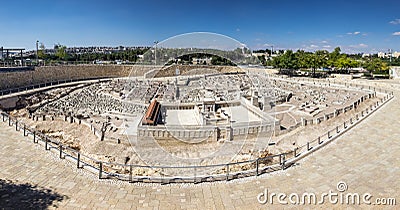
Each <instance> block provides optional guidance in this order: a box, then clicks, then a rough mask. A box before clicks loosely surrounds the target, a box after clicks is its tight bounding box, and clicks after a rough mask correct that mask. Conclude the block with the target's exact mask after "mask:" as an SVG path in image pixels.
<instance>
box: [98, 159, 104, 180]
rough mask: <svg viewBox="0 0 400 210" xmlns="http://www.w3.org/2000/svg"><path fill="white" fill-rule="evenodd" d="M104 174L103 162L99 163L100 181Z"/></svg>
mask: <svg viewBox="0 0 400 210" xmlns="http://www.w3.org/2000/svg"><path fill="white" fill-rule="evenodd" d="M102 173H103V162H99V179H101V174H102Z"/></svg>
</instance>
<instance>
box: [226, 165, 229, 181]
mask: <svg viewBox="0 0 400 210" xmlns="http://www.w3.org/2000/svg"><path fill="white" fill-rule="evenodd" d="M226 181H229V163H228V164H226Z"/></svg>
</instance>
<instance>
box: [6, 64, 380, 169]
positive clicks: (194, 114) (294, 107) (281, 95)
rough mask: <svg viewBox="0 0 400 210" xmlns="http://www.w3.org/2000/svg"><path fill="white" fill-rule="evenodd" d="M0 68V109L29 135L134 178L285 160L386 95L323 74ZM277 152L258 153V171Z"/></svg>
mask: <svg viewBox="0 0 400 210" xmlns="http://www.w3.org/2000/svg"><path fill="white" fill-rule="evenodd" d="M0 74H1V78H0V80H1V82H0V84H1V86H2V87H1V89H2V90H8V89H10V90H11V89H12V88H19V92H17V93H13V94H7V91H3V94H4V93H6V94H7V95H4V96H2V98H1V100H0V108H2V110H3V111H6V112H8V113H9V114H10V116H12V117H15V118H16V119H17V121H18V122H20V123H23V124H24V125H26V127H27V128H30V131H31V133H32V131H35V132H37V133H42V134H43V135H44V136H46V138H48V140H49V141H50V142H52V143H53V145H64V146H66V148H68V151H69V152H70V153H67V150H65V149H64V151H65V152H66V154H70V155H71V156H74V154H75V155H76V154H77V153H79V154H81V155H82V160H84V161H85V164H87V165H96V164H98V163H99V162H103V163H104V166H102V169H101V170H102V171H103V172H104V173H107V174H109V175H110V174H111V175H112V174H118V175H122V176H123V175H127V174H130V176H134V177H152V176H154V177H159V176H171V177H178V176H190V175H191V174H195V175H196V174H197V175H198V176H208V175H218V174H226V173H227V171H228V172H229V173H234V172H240V171H247V170H253V169H255V162H252V160H256V159H259V158H265V157H269V156H271V157H274V155H278V154H286V156H285V158H286V159H289V158H293V157H296V149H298V148H299V147H303V146H304V145H307V143H308V142H310V141H311V140H314V139H317V138H318V137H321V136H323V135H325V134H326V133H327V131H330V130H332V129H335V128H337V126H338V125H342V127H343V122H346V120H348V119H349V118H350V117H351V116H355V115H356V113H359V111H361V110H365V109H366V108H369V107H372V105H376V104H377V102H378V103H380V102H381V101H382V98H384V97H385V94H384V93H380V92H378V91H375V90H373V89H368V88H357V87H354V86H350V85H346V84H345V83H344V84H338V83H334V82H331V81H329V80H327V79H324V80H312V79H299V78H288V77H282V76H278V75H276V74H274V72H273V71H267V70H264V69H241V68H239V67H227V66H223V67H222V66H176V65H173V66H164V67H158V66H59V67H37V68H36V69H35V70H28V71H24V70H21V71H12V72H2V73H0ZM60 81H61V82H60ZM39 84H46V85H39ZM30 85H33V86H32V87H29V86H30ZM35 85H36V86H35ZM349 124H350V123H349ZM345 127H346V126H345ZM328 138H329V134H328ZM307 146H308V145H307ZM84 157H85V158H86V159H84ZM278 158H282V157H281V156H278V157H277V158H267V159H260V160H262V161H260V162H258V161H257V170H258V167H260V168H262V167H263V166H268V165H274V164H277V163H280V162H282V160H281V159H278ZM246 161H247V162H246ZM238 162H239V163H243V164H237V165H235V164H233V165H231V167H230V168H228V169H227V167H225V165H226V164H227V163H238ZM161 166H163V167H164V166H165V167H164V168H163V167H161ZM193 166H197V167H198V168H197V169H196V170H197V172H193V168H192V167H193ZM201 166H205V167H201ZM206 166H209V167H206ZM168 167H170V168H168ZM174 167H176V168H174ZM185 167H188V168H185ZM257 174H258V171H257Z"/></svg>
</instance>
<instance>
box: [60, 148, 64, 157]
mask: <svg viewBox="0 0 400 210" xmlns="http://www.w3.org/2000/svg"><path fill="white" fill-rule="evenodd" d="M62 151H63V146H62V144H60V159H63V158H62Z"/></svg>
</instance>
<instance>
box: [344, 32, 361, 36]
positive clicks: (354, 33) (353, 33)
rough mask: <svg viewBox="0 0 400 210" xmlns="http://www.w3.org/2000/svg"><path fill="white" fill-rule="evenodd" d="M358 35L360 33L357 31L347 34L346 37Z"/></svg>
mask: <svg viewBox="0 0 400 210" xmlns="http://www.w3.org/2000/svg"><path fill="white" fill-rule="evenodd" d="M360 33H361V32H359V31H355V32H348V33H347V35H358V34H360Z"/></svg>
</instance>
